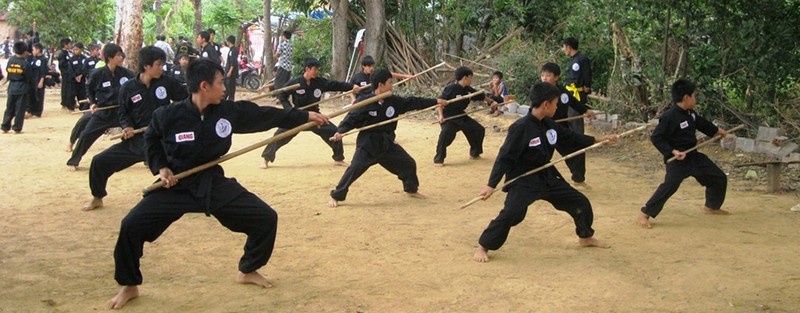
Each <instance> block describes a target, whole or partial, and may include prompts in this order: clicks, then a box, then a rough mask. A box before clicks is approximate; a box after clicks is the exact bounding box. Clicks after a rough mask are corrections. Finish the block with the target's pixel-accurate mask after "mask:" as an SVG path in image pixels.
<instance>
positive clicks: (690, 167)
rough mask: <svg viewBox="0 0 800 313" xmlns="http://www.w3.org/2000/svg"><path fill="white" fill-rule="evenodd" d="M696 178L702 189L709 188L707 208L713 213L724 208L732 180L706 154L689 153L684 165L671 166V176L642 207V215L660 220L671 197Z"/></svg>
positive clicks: (669, 175) (670, 163) (669, 166)
mask: <svg viewBox="0 0 800 313" xmlns="http://www.w3.org/2000/svg"><path fill="white" fill-rule="evenodd" d="M689 176H692V177H694V179H695V180H697V182H698V183H700V185H703V186H704V187H706V203H705V205H706V207H708V208H709V209H712V210H718V209H720V208H722V203H723V202H725V192H726V191H727V189H728V177H727V176H725V173H724V172H722V170H721V169H720V168H719V167H718V166H717V165H716V164H714V162H712V161H711V160H710V159H709V158H708V157H707V156H706V155H705V154H702V153H700V152H692V153H689V154H688V155H687V156H686V158H685V159H683V160H682V161H678V160H675V161H672V162H669V163H667V173H666V175H665V177H664V182H663V183H661V185H659V186H658V188H657V189H656V192H655V193H654V194H653V196H652V197H650V200H647V203H646V204H645V205H644V207H642V213H644V214H647V216H650V217H656V216H658V213H660V212H661V210H662V209H663V208H664V204H665V203H667V200H669V197H671V196H672V195H673V194H675V192H676V191H678V187H680V185H681V183H682V182H683V180H684V179H686V178H687V177H689Z"/></svg>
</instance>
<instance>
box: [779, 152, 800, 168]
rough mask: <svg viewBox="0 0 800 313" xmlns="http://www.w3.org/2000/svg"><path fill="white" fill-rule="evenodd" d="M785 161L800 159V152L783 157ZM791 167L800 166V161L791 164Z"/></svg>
mask: <svg viewBox="0 0 800 313" xmlns="http://www.w3.org/2000/svg"><path fill="white" fill-rule="evenodd" d="M781 161H783V162H792V161H800V153H789V155H787V156H785V157H783V159H781ZM789 168H792V169H795V168H800V163H794V164H789Z"/></svg>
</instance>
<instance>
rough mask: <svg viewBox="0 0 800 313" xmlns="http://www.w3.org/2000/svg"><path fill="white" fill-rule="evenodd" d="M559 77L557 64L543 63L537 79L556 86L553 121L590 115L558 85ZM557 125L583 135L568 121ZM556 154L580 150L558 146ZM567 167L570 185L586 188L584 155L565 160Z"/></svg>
mask: <svg viewBox="0 0 800 313" xmlns="http://www.w3.org/2000/svg"><path fill="white" fill-rule="evenodd" d="M560 76H561V68H560V67H559V66H558V64H555V63H545V64H544V65H542V69H541V71H540V72H539V78H540V79H541V81H542V82H544V83H548V84H551V85H553V86H556V88H558V90H559V91H560V92H561V95H560V96H559V97H558V107H557V108H556V113H555V115H553V119H554V120H560V119H565V118H567V117H569V113H568V112H571V111H574V112H578V113H579V114H580V115H582V114H585V113H589V114H591V112H592V111H590V110H589V108H587V107H586V104H585V102H583V101H578V99H576V98H575V97H574V96H573V95H572V93H571V92H569V90H567V88H566V87H564V86H561V85H559V84H558V78H559V77H560ZM558 124H559V125H561V127H564V128H569V129H570V130H572V131H573V132H576V133H579V134H583V127H581V128H578V129H575V128H574V127H575V125H574V124H572V123H570V121H566V122H559V123H558ZM556 150H557V151H558V154H561V155H567V154H570V153H572V152H575V151H577V150H580V148H577V147H568V146H565V145H560V146H558V147H557V149H556ZM566 163H567V167H568V168H569V171H570V174H572V177H571V178H572V185H573V186H580V187H584V188H585V187H587V185H586V154H580V155H576V156H574V157H572V158H570V159H567V160H566Z"/></svg>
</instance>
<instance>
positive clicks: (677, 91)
mask: <svg viewBox="0 0 800 313" xmlns="http://www.w3.org/2000/svg"><path fill="white" fill-rule="evenodd" d="M15 49H16V48H15ZM696 89H697V85H695V84H694V83H693V82H690V81H689V80H686V79H679V80H676V81H675V82H674V83H672V102H675V103H678V102H682V101H683V96H691V95H692V94H693V93H694V91H695V90H696Z"/></svg>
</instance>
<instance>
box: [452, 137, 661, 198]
mask: <svg viewBox="0 0 800 313" xmlns="http://www.w3.org/2000/svg"><path fill="white" fill-rule="evenodd" d="M647 126H650V124H645V125H642V126H639V127H637V128H634V129H631V130H629V131H626V132H624V133H622V134H619V138H622V137H625V136H629V135H631V134H634V133H637V132H640V131H643V130H645V129H647ZM606 142H607V140H603V141H601V142H598V143H595V144H593V145H591V146H588V147H586V148H583V149H580V150H578V151H575V152H573V153H570V154H567V155H565V156H562V157H561V158H559V159H557V160H555V161H551V162H550V163H547V164H545V165H542V166H539V167H537V168H535V169H532V170H530V171H527V172H525V173H523V174H522V175H519V176H517V177H514V179H512V180H509V181H507V182H506V183H505V184H503V185H502V186H500V187H497V188H495V189H494V191H493V192H492V193H494V192H496V191H498V190H502V189H503V188H505V187H506V186H508V185H510V184H511V183H513V182H515V181H517V179H520V178H522V177H525V176H528V175H531V174H534V173H536V172H539V171H541V170H543V169H546V168H548V167H551V166H553V165H555V164H556V163H558V162H561V161H564V160H567V159H570V158H573V157H575V156H577V155H580V154H583V153H586V151H589V150H592V149H596V148H597V147H600V146H602V145H604V144H605V143H606ZM479 200H483V197H482V196H478V197H475V198H474V199H472V200H470V201H469V202H467V203H465V204H463V205H462V206H461V208H462V209H463V208H466V207H468V206H470V205H472V204H473V203H475V202H478V201H479Z"/></svg>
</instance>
